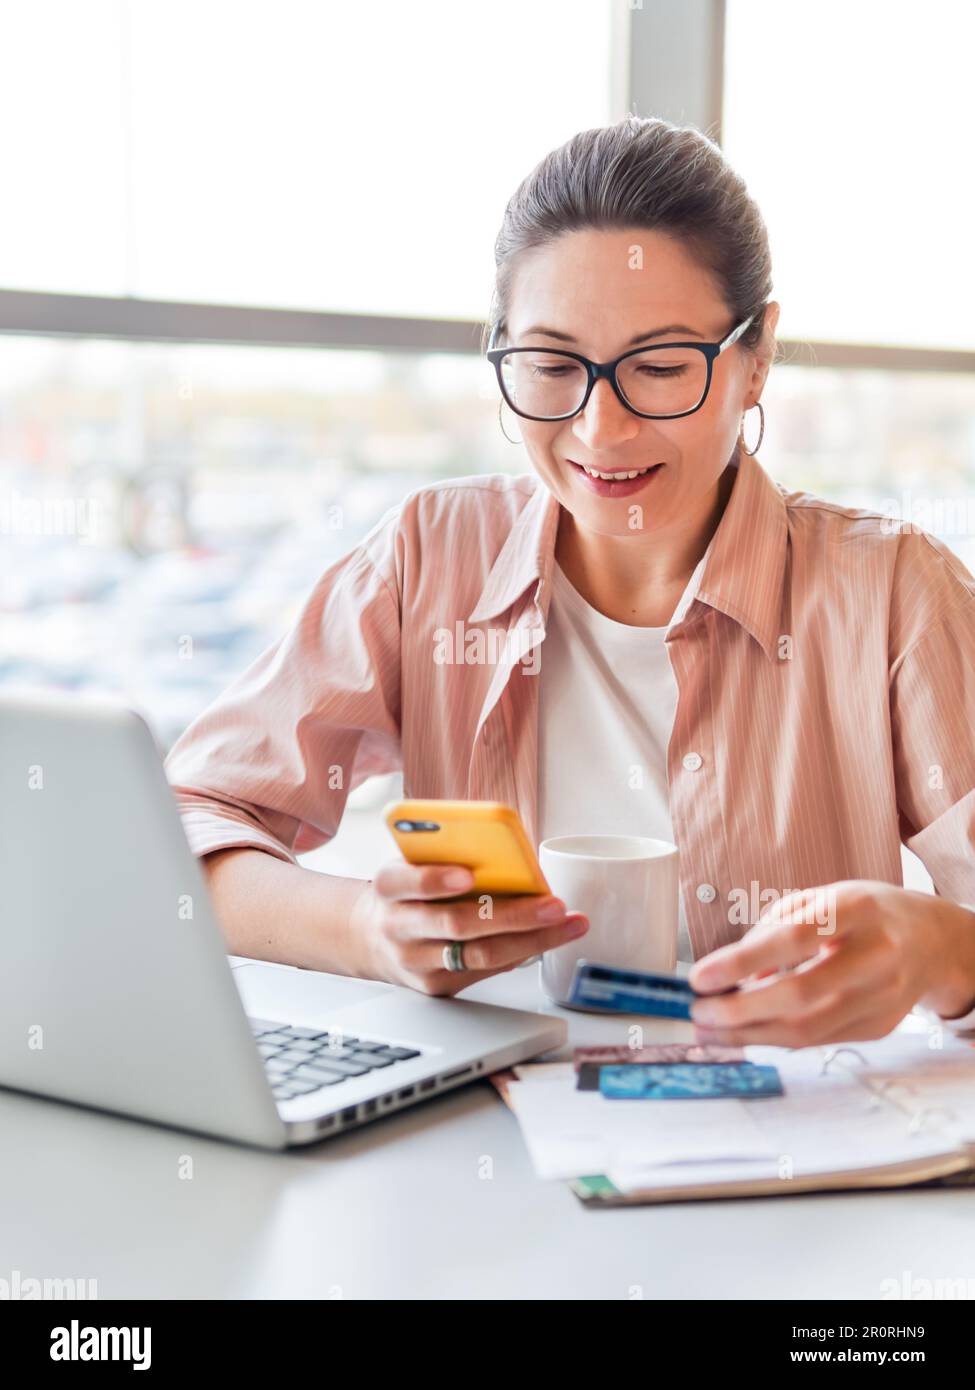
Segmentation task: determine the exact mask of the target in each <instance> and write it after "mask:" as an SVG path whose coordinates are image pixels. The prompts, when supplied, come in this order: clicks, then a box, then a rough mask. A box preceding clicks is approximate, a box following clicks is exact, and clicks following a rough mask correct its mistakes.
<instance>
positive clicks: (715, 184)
mask: <svg viewBox="0 0 975 1390" xmlns="http://www.w3.org/2000/svg"><path fill="white" fill-rule="evenodd" d="M629 227H632V228H636V229H640V230H645V231H654V232H661V233H666V234H668V235H670V236H672V237H673V238H674V239H675V240H676V241H677V242H679V244H680V245H681V246H682V247H684V248H685V249H686V250H687V251H688V252H689V253H690V254H692V255H693V256H694V257H695V258H696V260H697V261H698V262H699V264H701V265H702V266H703V267H704V268H705V269H706V270H707V271H709V272H710V273H711V275H712V277H713V278H714V280H715V282H716V284H717V285H718V287H719V289H720V291H721V293H722V295H723V298H724V300H725V302H726V304H727V306H728V313H729V315H730V318H731V322H730V325H729V331H730V328H731V327H733V326H735V325H737V324H739V323H741V322H742V321H743V320H744V319H747V318H748V317H749V316H750V315H752V314H754V315H755V322H754V323H752V324H751V326H750V327H749V328H748V329H747V330H746V331H745V333H743V334H742V336H741V338H740V339H739V340H738V341H739V342H740V344H741V346H742V347H743V348H746V349H752V348H754V347H755V346H756V345H757V344H758V342H759V341H760V339H761V336H762V328H763V323H764V313H765V307H766V305H767V304H768V302H769V296H770V294H771V291H772V259H771V254H770V251H769V241H768V231H767V229H766V226H765V222H764V220H763V218H762V214H761V212H760V211H759V208H758V204H757V203H756V202H755V200H754V199H753V198H752V196H751V194H750V193H749V192H748V189H747V188H746V186H745V183H744V180H743V179H742V178H741V176H740V175H739V174H737V173H736V172H735V170H734V169H733V168H732V167H731V165H730V164H729V163H728V161H727V159H726V158H725V156H724V153H723V152H722V150H721V148H720V146H718V145H717V144H715V142H714V141H713V140H711V139H710V138H709V137H708V136H706V135H704V134H702V132H701V131H699V130H697V129H695V128H694V127H693V126H677V125H672V124H671V123H670V122H669V121H665V120H662V119H660V118H658V117H640V116H626V117H624V118H623V119H622V120H620V121H617V122H616V123H615V124H614V125H608V126H598V127H596V128H594V129H592V130H583V131H580V132H579V134H577V135H574V136H573V137H572V139H571V140H568V141H566V143H565V144H564V145H560V146H559V147H558V148H557V149H555V150H552V151H551V153H550V154H547V155H546V156H545V158H544V159H543V160H542V161H541V162H540V163H539V164H537V165H536V166H535V168H534V169H533V170H532V171H531V173H530V174H528V175H527V177H526V178H524V179H523V180H522V182H521V183H520V184H519V186H518V188H517V189H516V190H515V192H514V194H513V195H512V197H511V199H510V200H509V202H508V206H507V207H506V208H505V213H504V220H503V222H502V224H501V230H500V231H499V233H498V236H497V239H496V241H495V244H494V261H495V285H494V296H493V299H492V304H491V313H490V315H489V318H488V321H487V323H486V324H485V327H484V332H483V336H482V341H481V346H482V349H484V348H486V347H487V345H488V342H489V340H490V337H491V334H492V332H493V331H494V329H495V328H497V329H498V331H499V334H502V335H503V334H504V333H506V332H507V330H508V314H509V312H510V297H511V283H512V278H513V276H514V272H515V269H516V266H517V262H518V258H519V256H520V255H521V253H522V252H524V251H528V250H531V249H533V248H535V247H541V246H545V245H548V244H549V243H551V242H552V241H554V240H555V239H556V238H557V237H559V236H561V235H562V234H563V233H565V232H572V231H576V230H579V229H581V228H593V229H597V230H599V229H614V230H620V229H623V228H629ZM499 340H500V339H499Z"/></svg>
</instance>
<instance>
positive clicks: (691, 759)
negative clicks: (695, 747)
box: [684, 753, 704, 772]
mask: <svg viewBox="0 0 975 1390" xmlns="http://www.w3.org/2000/svg"><path fill="white" fill-rule="evenodd" d="M703 761H704V759H703V758H702V757H701V755H700V753H685V754H684V766H685V767H686V768H687V770H688V772H696V771H697V770H698V768H699V767H700V766H701V764H702V763H703Z"/></svg>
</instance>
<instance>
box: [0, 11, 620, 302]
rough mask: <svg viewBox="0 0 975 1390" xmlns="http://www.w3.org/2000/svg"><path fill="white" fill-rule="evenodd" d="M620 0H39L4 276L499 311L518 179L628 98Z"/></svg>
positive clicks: (49, 285)
mask: <svg viewBox="0 0 975 1390" xmlns="http://www.w3.org/2000/svg"><path fill="white" fill-rule="evenodd" d="M617 8H618V6H617ZM612 9H613V6H612V5H611V4H610V0H559V4H558V5H557V6H554V7H553V6H552V5H550V4H548V3H525V0H491V3H490V4H488V5H478V4H458V3H456V0H421V2H420V3H419V4H413V5H404V4H402V3H401V2H400V0H369V3H368V4H357V3H339V2H338V0H274V3H268V0H261V2H260V3H254V0H249V3H241V0H205V3H199V0H81V2H80V3H79V0H22V3H20V4H18V5H17V6H16V7H14V6H10V7H8V12H7V13H8V17H7V18H6V19H5V21H4V24H3V32H2V42H3V81H2V83H0V131H2V132H3V136H2V145H3V155H4V158H3V163H4V212H3V223H4V226H3V256H2V260H0V285H2V286H3V287H4V288H7V289H32V290H62V291H72V292H75V293H89V294H110V295H120V294H126V295H139V296H143V297H146V298H166V299H181V300H199V301H204V302H211V303H242V304H263V305H277V306H287V307H296V308H308V309H312V308H313V309H332V310H350V311H354V312H356V313H381V314H407V315H419V316H428V317H444V318H466V317H475V318H476V317H479V316H481V315H483V314H484V313H485V312H486V308H487V302H488V298H489V296H490V289H491V276H492V272H493V265H494V262H493V258H492V243H493V236H494V233H495V232H496V230H497V226H498V225H499V223H500V219H501V214H502V212H503V210H504V205H505V202H506V201H507V199H508V198H509V197H510V195H511V193H512V191H513V189H514V188H515V186H516V184H517V183H518V182H519V180H520V179H521V178H523V177H524V175H525V174H526V173H527V172H528V170H529V169H530V168H531V167H532V165H533V164H535V163H536V162H537V161H538V160H539V159H541V157H542V156H543V155H544V154H545V153H546V151H547V150H549V149H550V148H551V147H552V146H554V145H557V144H560V143H561V142H562V141H563V140H566V139H568V137H569V136H570V135H572V134H573V132H574V131H575V130H577V129H582V128H584V127H586V126H594V125H602V124H604V123H605V122H606V121H607V120H608V119H609V118H610V61H611V53H610V40H611V32H612V30H611V16H612ZM11 12H13V13H12V14H11Z"/></svg>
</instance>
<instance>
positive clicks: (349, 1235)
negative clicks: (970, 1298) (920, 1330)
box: [0, 969, 975, 1299]
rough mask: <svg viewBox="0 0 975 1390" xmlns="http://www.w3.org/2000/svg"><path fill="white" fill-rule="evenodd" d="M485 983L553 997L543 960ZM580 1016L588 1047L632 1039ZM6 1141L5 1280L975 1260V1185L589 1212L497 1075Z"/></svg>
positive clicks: (326, 1282) (144, 1290)
mask: <svg viewBox="0 0 975 1390" xmlns="http://www.w3.org/2000/svg"><path fill="white" fill-rule="evenodd" d="M469 994H470V997H472V998H481V999H486V1000H490V1001H494V1002H498V1003H510V1004H514V1005H516V1006H518V1007H521V1008H541V1007H542V1006H543V1005H545V1006H547V1007H548V1008H549V1009H551V1007H552V1006H551V1005H548V1004H547V1001H545V1000H544V999H543V997H542V996H541V995H540V994H539V992H538V986H537V971H536V970H535V969H527V970H524V971H518V972H512V973H509V974H507V975H502V976H499V977H497V978H496V979H494V980H488V981H485V982H484V983H483V984H481V985H477V986H475V987H474V988H472V989H471V990H470V991H469ZM565 1017H567V1018H568V1019H569V1020H570V1027H571V1030H572V1035H573V1040H574V1041H575V1042H577V1043H582V1042H597V1041H601V1040H617V1041H622V1040H624V1038H623V1029H624V1027H625V1023H622V1022H615V1023H614V1022H613V1021H612V1020H604V1019H600V1018H596V1017H594V1016H592V1015H589V1014H578V1013H566V1014H565ZM629 1021H630V1022H632V1020H629ZM659 1030H660V1031H659V1032H658V1031H657V1027H656V1026H655V1028H654V1032H655V1034H656V1035H657V1036H659V1037H686V1036H688V1025H686V1024H661V1025H659ZM556 1055H559V1056H561V1055H563V1054H556ZM0 1135H2V1143H0V1275H2V1277H4V1278H6V1279H9V1278H10V1277H11V1273H12V1271H13V1270H19V1271H20V1276H21V1279H25V1278H28V1277H34V1278H75V1279H96V1280H97V1291H98V1296H99V1297H100V1298H123V1297H137V1298H220V1297H229V1298H289V1297H297V1298H329V1297H333V1298H335V1297H344V1298H356V1299H358V1298H448V1299H449V1298H479V1299H495V1298H499V1299H506V1298H544V1299H550V1298H611V1299H612V1298H619V1299H625V1298H631V1297H633V1296H634V1294H633V1288H634V1286H638V1287H639V1288H640V1289H641V1290H642V1293H643V1296H644V1297H645V1298H729V1297H730V1298H739V1297H745V1298H759V1299H803V1298H837V1299H845V1298H877V1297H878V1296H879V1292H880V1287H881V1281H882V1280H883V1279H889V1278H896V1279H898V1280H900V1279H901V1278H902V1277H903V1276H904V1273H905V1271H909V1272H910V1276H911V1277H913V1278H930V1279H950V1278H965V1279H967V1278H969V1277H971V1276H972V1275H973V1274H975V1256H973V1254H972V1248H973V1247H972V1242H971V1239H970V1232H971V1230H972V1228H973V1225H975V1189H970V1190H966V1189H962V1188H958V1189H948V1188H946V1189H940V1190H939V1189H930V1190H917V1191H913V1192H912V1191H907V1190H902V1191H898V1192H871V1193H866V1194H854V1193H849V1194H837V1195H814V1196H806V1197H803V1196H797V1197H778V1198H771V1199H744V1200H736V1201H726V1202H699V1203H677V1204H673V1205H669V1206H658V1207H639V1208H632V1209H626V1208H619V1209H616V1210H606V1211H593V1210H587V1209H586V1208H584V1207H583V1206H581V1204H580V1203H579V1202H578V1201H577V1200H576V1198H575V1197H574V1196H573V1195H572V1194H571V1193H570V1192H569V1190H568V1189H567V1188H566V1187H565V1186H564V1184H561V1183H543V1182H540V1181H539V1180H538V1179H536V1178H535V1176H534V1173H533V1171H532V1168H531V1164H530V1162H529V1159H528V1154H527V1152H526V1150H525V1147H524V1144H523V1143H522V1140H521V1136H520V1132H519V1130H518V1126H517V1122H516V1120H515V1118H514V1116H513V1115H512V1114H511V1113H510V1111H509V1110H508V1109H507V1108H506V1107H505V1106H504V1105H503V1103H502V1102H501V1100H500V1098H499V1097H498V1096H497V1094H496V1093H495V1091H494V1089H493V1087H492V1086H491V1085H490V1083H488V1082H486V1081H480V1082H477V1083H475V1084H474V1085H471V1086H467V1087H465V1088H463V1089H462V1090H460V1091H456V1092H453V1093H452V1094H449V1095H446V1096H442V1097H440V1098H438V1099H436V1100H433V1101H428V1102H426V1103H424V1104H422V1105H420V1106H417V1107H416V1108H414V1109H412V1110H408V1111H405V1112H404V1113H402V1114H400V1115H396V1116H392V1117H390V1118H387V1119H384V1120H381V1121H378V1122H377V1123H375V1124H372V1125H368V1126H366V1127H365V1128H363V1129H360V1130H357V1131H353V1132H351V1133H349V1134H347V1135H344V1136H340V1137H338V1138H336V1139H331V1140H327V1141H326V1142H324V1143H321V1144H318V1145H317V1146H315V1147H312V1148H307V1149H302V1150H298V1151H294V1152H291V1153H286V1154H268V1153H263V1152H260V1151H257V1150H251V1149H244V1148H237V1147H235V1146H233V1145H230V1144H224V1143H220V1142H218V1141H216V1140H209V1139H205V1138H200V1137H198V1136H195V1135H188V1134H184V1133H181V1132H178V1131H175V1130H165V1129H159V1128H155V1127H153V1126H151V1125H145V1124H140V1123H137V1122H135V1121H130V1120H124V1119H119V1118H115V1117H114V1116H108V1115H102V1114H98V1113H95V1112H92V1111H85V1110H81V1109H76V1108H74V1107H71V1106H67V1105H62V1104H59V1103H57V1102H54V1101H46V1100H40V1099H34V1098H32V1097H29V1096H24V1095H18V1094H16V1093H14V1092H11V1091H0ZM184 1155H190V1156H191V1157H192V1160H193V1168H194V1176H193V1178H192V1180H190V1181H187V1180H184V1179H181V1178H180V1176H179V1163H180V1160H181V1157H182V1156H184ZM486 1155H489V1156H490V1157H491V1159H492V1160H493V1170H494V1176H493V1178H491V1179H490V1180H485V1179H483V1178H481V1177H479V1171H480V1169H481V1167H482V1165H483V1159H484V1157H485V1156H486Z"/></svg>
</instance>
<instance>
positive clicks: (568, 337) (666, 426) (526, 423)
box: [506, 228, 779, 536]
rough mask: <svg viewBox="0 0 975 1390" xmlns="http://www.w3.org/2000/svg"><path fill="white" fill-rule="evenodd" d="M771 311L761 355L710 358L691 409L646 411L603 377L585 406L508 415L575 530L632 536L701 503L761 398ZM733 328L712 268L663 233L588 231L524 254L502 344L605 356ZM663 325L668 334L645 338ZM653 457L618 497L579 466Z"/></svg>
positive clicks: (629, 466)
mask: <svg viewBox="0 0 975 1390" xmlns="http://www.w3.org/2000/svg"><path fill="white" fill-rule="evenodd" d="M636 248H639V250H637V249H636ZM635 265H639V266H640V268H639V269H635V268H634V266H635ZM778 311H779V306H778V305H777V304H770V305H769V307H768V310H767V312H766V330H765V338H764V339H763V342H762V344H761V345H760V347H761V348H763V349H764V348H765V347H766V345H767V355H766V356H762V355H756V354H754V353H749V352H746V351H745V350H743V349H742V348H741V346H740V345H739V344H738V343H736V344H734V346H732V347H730V348H727V349H726V350H725V351H724V352H723V353H722V354H721V356H720V357H718V358H717V359H716V361H715V363H714V371H713V374H712V377H711V387H710V390H709V392H708V396H707V400H706V401H705V402H704V405H703V406H702V407H701V408H700V410H698V411H696V412H695V413H694V414H692V415H685V416H683V417H682V418H680V419H671V420H646V419H643V418H641V417H640V416H638V415H634V414H633V413H632V411H629V410H627V409H626V407H625V406H624V405H622V404H621V403H620V401H619V400H618V399H617V397H616V395H615V393H614V391H613V388H612V386H611V384H610V383H609V382H608V381H605V380H600V381H598V382H597V383H596V385H595V387H594V388H593V391H592V394H591V395H590V397H589V400H588V402H587V404H586V408H585V410H583V411H580V412H579V414H577V415H575V416H573V417H572V418H571V419H569V420H559V421H554V422H545V421H539V420H526V419H524V418H522V417H521V416H516V417H515V419H516V421H517V424H518V427H519V429H520V430H521V435H522V438H523V440H524V442H525V447H526V449H527V450H528V454H529V457H530V458H531V461H532V464H533V465H534V467H535V469H536V471H537V472H538V473H539V475H540V476H541V477H542V479H543V480H544V481H545V483H546V484H547V485H548V487H549V488H550V490H551V491H552V492H554V493H555V495H556V497H557V498H558V499H559V501H560V502H561V504H562V506H563V507H565V508H566V509H567V510H568V511H570V512H571V513H572V514H573V517H574V518H575V520H576V521H577V522H578V523H579V524H580V525H581V526H583V527H584V528H586V529H588V530H591V531H596V532H600V533H602V534H604V535H630V536H632V535H633V534H634V531H635V530H637V531H640V530H647V531H649V530H654V531H659V530H661V529H663V528H665V527H667V526H669V525H673V524H674V523H686V522H687V521H688V520H689V519H690V517H692V516H693V515H694V514H695V513H697V512H699V511H700V509H701V507H702V506H706V505H708V504H709V499H711V498H713V496H714V492H715V488H716V486H717V483H718V479H719V478H720V476H721V474H722V472H723V471H724V468H725V467H726V465H727V464H728V462H729V460H730V459H731V457H732V454H733V452H734V449H735V442H736V440H737V437H738V432H739V427H740V424H741V416H742V412H743V411H744V410H746V409H747V408H748V407H749V406H751V405H754V404H755V402H756V401H757V400H758V397H759V395H760V394H761V387H762V384H763V383H764V379H765V375H766V374H767V371H768V363H769V361H770V360H771V353H772V349H773V338H772V335H773V333H774V329H775V323H776V321H777V319H778ZM736 327H737V324H736V323H733V322H732V321H731V318H730V316H729V313H728V309H727V306H726V305H725V303H724V301H723V300H722V298H721V295H720V293H719V292H718V289H717V286H716V285H715V284H714V283H713V281H712V279H711V276H710V275H709V273H708V272H707V271H706V270H704V269H703V268H702V267H701V266H700V264H699V263H698V262H697V261H695V260H694V259H692V258H691V256H690V255H688V254H685V252H684V251H683V250H682V249H681V247H680V245H679V244H678V243H677V242H676V241H674V240H673V239H672V238H671V237H669V236H667V235H666V234H664V233H660V232H647V231H643V230H640V229H638V228H634V229H632V230H629V229H624V230H622V231H601V230H600V231H596V230H585V231H575V232H569V233H566V234H565V235H564V236H562V237H560V238H559V239H558V240H557V241H555V242H554V243H552V244H551V245H549V246H546V247H543V248H539V249H536V250H533V251H529V252H526V253H524V254H523V256H522V257H521V259H520V261H519V263H518V265H517V267H516V270H515V273H514V276H513V280H512V286H511V311H510V313H509V315H508V338H507V340H506V342H507V346H510V347H538V348H549V349H558V348H565V349H568V350H570V351H572V352H581V353H583V354H584V355H585V356H586V357H589V358H591V359H592V361H594V362H607V361H610V360H612V359H613V358H615V357H618V356H619V355H620V354H621V353H623V352H626V351H628V350H629V349H630V348H631V347H638V346H643V345H644V344H643V343H642V341H641V340H642V339H644V338H646V340H647V341H646V344H645V345H646V346H648V347H649V346H651V345H652V343H653V342H654V341H656V342H667V341H668V340H669V341H681V340H690V341H694V340H700V341H701V342H704V343H716V342H721V341H722V340H723V339H724V338H726V337H727V335H728V334H729V333H730V332H731V331H732V329H734V328H736ZM661 328H664V329H668V330H669V331H668V332H667V333H666V334H664V335H663V336H658V337H657V338H655V339H653V338H651V337H650V335H651V334H653V333H654V332H655V330H658V329H661ZM658 463H659V464H661V465H662V467H660V468H657V469H656V470H655V472H654V473H652V474H650V475H649V477H647V478H646V479H644V480H643V481H635V482H634V483H632V484H628V485H627V487H626V490H625V492H623V493H622V495H616V496H605V495H600V492H599V491H597V490H596V488H595V487H594V486H593V485H592V484H591V483H590V480H589V479H588V478H587V477H586V475H585V474H584V472H583V469H582V465H588V466H589V467H591V468H595V469H598V470H600V471H605V472H612V471H614V470H621V471H625V472H629V471H633V470H635V469H641V468H646V467H648V466H649V465H652V464H658ZM613 487H614V488H616V487H619V484H613ZM603 491H604V492H605V489H603ZM635 508H636V511H635V510H634V509H635ZM635 515H637V516H638V517H639V522H638V524H637V525H636V526H634V516H635Z"/></svg>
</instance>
